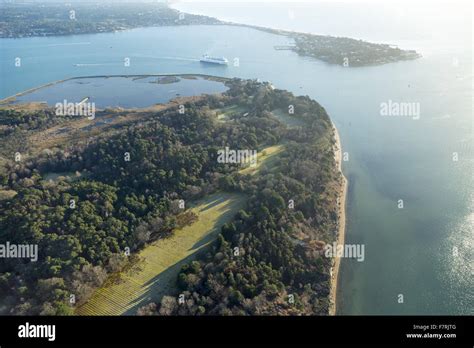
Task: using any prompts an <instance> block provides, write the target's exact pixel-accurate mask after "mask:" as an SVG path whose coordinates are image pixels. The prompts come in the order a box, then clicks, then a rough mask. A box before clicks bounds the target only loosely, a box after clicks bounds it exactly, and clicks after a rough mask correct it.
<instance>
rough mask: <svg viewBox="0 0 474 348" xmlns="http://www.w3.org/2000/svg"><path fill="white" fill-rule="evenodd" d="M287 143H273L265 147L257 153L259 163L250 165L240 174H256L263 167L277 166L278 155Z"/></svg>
mask: <svg viewBox="0 0 474 348" xmlns="http://www.w3.org/2000/svg"><path fill="white" fill-rule="evenodd" d="M284 149H285V145H282V144H280V145H273V146H269V147H266V148H264V149H263V150H261V151H259V152H258V153H257V164H256V165H255V166H253V167H251V166H248V167H245V168H243V169H241V170H240V171H239V173H240V174H252V175H253V174H256V173H259V172H260V171H261V170H262V169H270V168H273V167H275V165H276V164H277V161H278V155H279V154H280V153H281V152H283V150H284Z"/></svg>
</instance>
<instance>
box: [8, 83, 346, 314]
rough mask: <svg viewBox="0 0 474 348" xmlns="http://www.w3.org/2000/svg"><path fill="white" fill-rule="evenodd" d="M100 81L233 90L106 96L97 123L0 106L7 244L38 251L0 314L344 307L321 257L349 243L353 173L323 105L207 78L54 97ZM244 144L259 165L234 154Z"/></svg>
mask: <svg viewBox="0 0 474 348" xmlns="http://www.w3.org/2000/svg"><path fill="white" fill-rule="evenodd" d="M91 79H104V80H107V81H109V82H110V83H112V84H114V85H118V83H119V81H121V82H120V83H127V84H136V85H137V86H138V84H140V86H142V87H143V88H145V87H146V88H150V90H152V89H154V88H160V86H164V87H163V88H165V87H166V86H170V85H172V86H173V88H174V89H176V90H177V91H178V92H179V84H180V83H187V84H189V83H196V84H197V85H203V86H204V85H205V86H208V88H210V87H209V86H210V85H212V86H214V85H215V86H214V87H215V88H217V85H220V88H223V91H222V92H220V93H210V94H200V95H188V96H183V95H177V94H179V93H176V95H174V96H173V97H170V99H169V100H166V101H163V102H161V103H151V104H150V105H146V106H144V105H141V106H140V107H135V108H124V107H111V106H109V107H101V106H100V100H97V103H98V107H97V110H96V112H95V116H94V117H93V118H91V117H83V116H77V115H76V116H74V115H67V114H61V115H58V113H57V112H55V106H54V103H53V104H50V103H45V102H41V101H37V102H35V101H34V100H31V99H30V100H29V101H25V99H22V98H25V97H27V95H28V94H31V95H33V94H32V93H38V92H40V91H41V90H42V89H38V90H36V91H30V92H27V93H20V94H18V95H16V96H13V97H11V98H7V99H6V100H3V101H1V102H0V138H1V144H2V145H1V146H0V239H1V240H8V241H10V243H11V244H12V245H14V244H25V243H26V244H29V245H30V244H31V245H38V255H37V260H36V262H33V261H30V260H26V259H21V258H11V259H5V260H4V262H1V263H0V314H4V315H12V314H13V315H22V314H40V315H74V314H75V315H122V314H129V315H135V314H139V315H327V314H329V313H331V308H332V307H333V301H334V299H333V298H332V296H333V295H332V294H333V292H334V291H333V289H332V288H334V281H335V280H334V276H333V279H331V274H333V273H334V272H333V271H334V267H337V265H336V260H334V259H332V258H328V257H325V255H324V253H323V250H324V247H325V246H326V245H328V244H331V243H334V242H336V241H337V240H341V233H343V226H341V224H342V225H343V216H341V214H342V213H343V210H342V209H341V208H343V206H344V195H345V180H344V178H343V176H342V174H341V171H340V152H339V155H337V154H338V151H340V144H339V143H338V141H337V137H336V133H335V129H334V127H333V124H332V123H331V121H330V119H329V117H328V115H327V113H326V111H325V110H324V108H323V107H322V106H321V105H319V104H318V103H317V102H316V101H314V100H312V99H310V98H309V97H306V96H298V97H297V96H294V95H293V94H292V93H290V92H287V91H285V90H280V89H276V88H275V87H274V86H272V85H271V84H270V83H267V82H259V81H256V80H241V79H236V78H234V79H224V78H220V77H213V76H206V75H175V76H102V77H89V78H87V79H86V78H74V79H69V80H64V81H60V82H57V83H52V84H50V85H49V86H47V87H44V88H43V89H46V91H47V89H48V88H54V86H56V85H60V84H61V83H72V84H75V85H76V86H77V89H76V91H78V92H77V93H84V94H81V95H78V96H77V98H78V99H77V100H84V97H85V96H86V94H85V93H87V91H89V90H90V88H92V87H90V85H88V84H90V80H91ZM114 79H115V80H114ZM197 85H196V86H197ZM81 88H83V89H82V90H81ZM79 91H85V92H79ZM115 92H117V89H115ZM51 95H55V96H56V93H51ZM56 98H58V99H61V96H56ZM33 99H34V98H33ZM247 150H249V151H252V152H253V153H254V154H255V156H254V157H253V158H255V161H250V162H247V161H243V162H242V161H241V162H239V161H238V160H237V161H236V158H237V157H235V154H236V153H238V154H240V153H245V151H247ZM222 151H225V153H226V156H227V157H226V158H227V160H222V159H220V156H221V155H222V154H223V152H222ZM223 158H224V157H223ZM341 227H342V228H341ZM336 271H337V270H336ZM333 275H334V274H333Z"/></svg>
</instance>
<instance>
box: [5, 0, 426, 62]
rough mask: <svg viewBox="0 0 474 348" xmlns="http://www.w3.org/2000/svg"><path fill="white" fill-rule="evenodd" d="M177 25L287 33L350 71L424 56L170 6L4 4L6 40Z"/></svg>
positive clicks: (302, 47) (308, 52)
mask: <svg viewBox="0 0 474 348" xmlns="http://www.w3.org/2000/svg"><path fill="white" fill-rule="evenodd" d="M176 25H237V26H242V27H251V28H254V29H256V30H262V31H266V32H270V33H273V34H276V35H283V36H286V37H288V38H289V39H291V40H292V41H293V42H292V44H291V45H289V46H288V47H287V49H290V50H292V51H295V52H296V53H297V54H299V55H301V56H307V57H312V58H315V59H318V60H321V61H324V62H326V63H329V64H336V65H341V66H344V67H361V66H370V65H381V64H386V63H392V62H397V61H403V60H412V59H417V58H419V57H421V55H420V54H419V53H417V52H416V51H414V50H402V49H400V48H398V47H396V46H393V45H388V44H377V43H370V42H367V41H363V40H355V39H351V38H346V37H334V36H324V35H315V34H309V33H298V32H291V31H286V30H279V29H271V28H265V27H259V26H253V25H244V24H239V23H231V22H226V21H221V20H218V19H216V18H212V17H208V16H202V15H193V14H188V13H183V12H180V11H177V10H175V9H172V8H170V7H168V6H167V5H166V4H165V3H139V4H135V3H133V4H129V3H118V4H111V3H103V4H100V3H97V4H90V3H86V4H80V3H77V4H54V3H49V4H41V6H40V5H37V4H36V5H35V4H28V5H26V4H11V3H5V4H2V12H0V38H21V37H32V36H55V35H72V34H74V35H77V34H91V33H104V32H114V31H120V30H127V29H133V28H138V27H153V26H155V27H156V26H176Z"/></svg>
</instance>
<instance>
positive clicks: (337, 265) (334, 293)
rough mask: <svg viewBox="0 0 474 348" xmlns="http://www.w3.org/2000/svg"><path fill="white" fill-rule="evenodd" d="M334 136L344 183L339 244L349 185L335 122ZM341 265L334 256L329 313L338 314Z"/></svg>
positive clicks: (344, 222)
mask: <svg viewBox="0 0 474 348" xmlns="http://www.w3.org/2000/svg"><path fill="white" fill-rule="evenodd" d="M333 129H334V138H335V139H336V147H337V149H336V151H335V152H334V158H335V160H336V162H337V166H338V168H339V172H340V173H341V176H342V185H341V187H340V194H339V209H338V222H339V228H338V231H337V245H343V244H344V239H345V233H346V201H347V187H348V181H347V179H346V177H345V176H344V173H343V172H342V147H341V139H340V137H339V132H338V131H337V128H336V126H335V124H334V123H333ZM340 265H341V258H340V257H338V256H336V257H335V258H334V264H333V267H331V271H332V272H331V290H330V292H329V315H336V311H337V286H338V282H339V268H340Z"/></svg>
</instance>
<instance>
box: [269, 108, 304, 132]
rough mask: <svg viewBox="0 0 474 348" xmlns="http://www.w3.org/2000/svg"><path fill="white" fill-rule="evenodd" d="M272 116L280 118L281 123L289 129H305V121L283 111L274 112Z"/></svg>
mask: <svg viewBox="0 0 474 348" xmlns="http://www.w3.org/2000/svg"><path fill="white" fill-rule="evenodd" d="M272 115H273V116H275V117H276V118H278V120H279V121H280V122H282V123H284V124H286V126H287V127H289V128H294V127H303V126H304V125H305V122H304V121H303V120H301V119H299V118H296V117H294V116H292V115H290V114H288V112H285V111H283V110H281V109H275V110H273V111H272Z"/></svg>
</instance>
